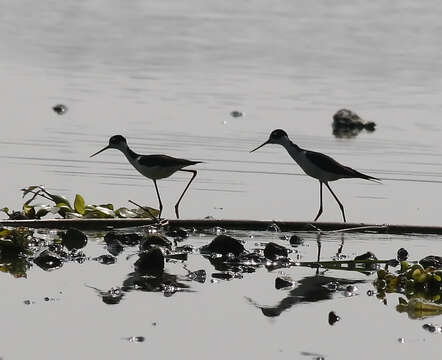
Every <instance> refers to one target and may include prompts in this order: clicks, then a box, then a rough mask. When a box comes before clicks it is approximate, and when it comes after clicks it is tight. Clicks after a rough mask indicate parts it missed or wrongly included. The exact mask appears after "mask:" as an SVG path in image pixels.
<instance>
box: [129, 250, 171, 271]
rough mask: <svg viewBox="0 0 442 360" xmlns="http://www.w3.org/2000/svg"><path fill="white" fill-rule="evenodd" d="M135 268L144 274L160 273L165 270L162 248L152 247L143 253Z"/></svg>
mask: <svg viewBox="0 0 442 360" xmlns="http://www.w3.org/2000/svg"><path fill="white" fill-rule="evenodd" d="M134 266H135V270H136V271H137V272H139V273H142V274H160V273H162V272H163V270H164V255H163V252H162V251H161V249H160V248H152V249H150V250H148V251H147V252H144V253H141V254H140V255H139V258H138V260H137V261H136V262H135V264H134Z"/></svg>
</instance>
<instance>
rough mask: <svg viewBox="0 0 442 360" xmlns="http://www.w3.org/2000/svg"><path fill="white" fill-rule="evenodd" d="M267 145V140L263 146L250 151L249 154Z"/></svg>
mask: <svg viewBox="0 0 442 360" xmlns="http://www.w3.org/2000/svg"><path fill="white" fill-rule="evenodd" d="M268 143H269V140H267V141H266V142H265V143H264V144H262V145H259V146H258V147H257V148H256V149H253V150H252V151H250V152H251V153H252V152H254V151H256V150H258V149H259V148H262V147H263V146H264V145H267V144H268Z"/></svg>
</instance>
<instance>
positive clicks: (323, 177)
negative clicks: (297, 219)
mask: <svg viewBox="0 0 442 360" xmlns="http://www.w3.org/2000/svg"><path fill="white" fill-rule="evenodd" d="M267 144H279V145H282V146H283V147H284V148H285V149H286V150H287V152H288V153H289V155H290V156H291V157H292V158H293V160H295V161H296V163H297V164H298V165H299V166H300V167H301V168H302V170H304V172H305V173H306V174H307V175H308V176H311V177H313V178H315V179H318V180H319V196H320V203H321V204H320V206H319V211H318V214H317V215H316V217H315V220H313V221H316V220H317V219H318V218H319V216H320V215H321V214H322V184H325V186H327V189H328V190H329V191H330V193H331V194H332V195H333V197H334V198H335V200H336V201H337V203H338V204H339V207H340V209H341V212H342V218H343V219H344V222H346V220H345V212H344V206H343V205H342V204H341V202H340V201H339V199H338V197H337V196H336V195H335V193H334V192H333V191H332V189H331V188H330V185H329V184H328V183H329V181H335V180H338V179H343V178H360V179H366V180H373V181H379V180H380V179H378V178H375V177H373V176H369V175H365V174H362V173H360V172H359V171H356V170H354V169H352V168H350V167H348V166H344V165H341V164H340V163H338V162H337V161H336V160H334V159H332V158H331V157H330V156H327V155H324V154H321V153H319V152H315V151H310V150H305V149H302V148H300V147H299V146H298V145H296V144H294V143H293V142H292V141H291V140H290V139H289V137H288V135H287V133H286V132H285V131H284V130H281V129H277V130H273V131H272V133H271V134H270V137H269V139H268V140H267V141H266V142H265V143H264V144H262V145H260V146H258V147H257V148H256V149H253V150H252V151H250V152H254V151H255V150H258V149H259V148H261V147H263V146H264V145H267Z"/></svg>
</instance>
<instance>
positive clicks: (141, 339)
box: [123, 336, 146, 343]
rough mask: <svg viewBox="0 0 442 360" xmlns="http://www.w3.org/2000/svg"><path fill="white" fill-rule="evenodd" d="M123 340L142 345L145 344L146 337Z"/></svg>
mask: <svg viewBox="0 0 442 360" xmlns="http://www.w3.org/2000/svg"><path fill="white" fill-rule="evenodd" d="M123 340H126V341H129V342H131V343H140V342H144V341H145V340H146V338H145V337H144V336H131V337H127V338H123Z"/></svg>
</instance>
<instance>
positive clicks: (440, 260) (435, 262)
mask: <svg viewBox="0 0 442 360" xmlns="http://www.w3.org/2000/svg"><path fill="white" fill-rule="evenodd" d="M419 264H421V265H422V266H423V267H424V268H427V267H430V266H433V267H435V268H436V269H442V257H440V256H435V255H430V256H426V257H424V258H423V259H421V260H419Z"/></svg>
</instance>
